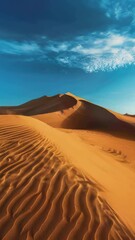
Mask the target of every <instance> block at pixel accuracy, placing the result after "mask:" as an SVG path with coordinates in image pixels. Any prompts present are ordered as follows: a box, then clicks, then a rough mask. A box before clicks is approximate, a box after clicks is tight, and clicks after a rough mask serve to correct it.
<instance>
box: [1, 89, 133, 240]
mask: <svg viewBox="0 0 135 240" xmlns="http://www.w3.org/2000/svg"><path fill="white" fill-rule="evenodd" d="M67 95H68V98H67ZM67 95H57V96H54V97H51V103H50V100H49V98H48V97H43V98H41V99H38V100H33V101H31V102H29V103H26V104H24V105H21V107H20V106H18V107H13V108H10V107H6V108H4V107H3V108H0V113H1V114H2V115H1V116H0V186H1V188H0V239H2V240H3V239H4V240H19V239H22V240H25V239H26V240H32V239H37V240H107V239H109V240H115V239H116V240H117V239H118V240H129V239H131V240H134V239H135V204H134V202H135V141H134V140H135V135H134V131H135V128H134V120H133V119H134V118H133V119H132V117H130V116H123V115H120V114H117V113H114V112H112V111H110V110H106V109H103V108H101V107H99V106H96V105H94V104H91V103H89V102H86V101H84V100H83V99H79V98H78V97H75V96H74V95H71V94H69V93H68V94H67ZM63 96H64V98H63ZM61 98H62V100H61ZM71 98H72V101H71ZM44 100H45V101H47V102H46V105H44ZM56 100H57V101H56ZM69 100H70V101H69ZM35 101H36V104H37V106H36V105H35ZM63 101H64V102H63ZM41 102H43V104H42V107H41ZM35 106H36V107H35ZM39 106H40V107H41V108H40V115H39V111H38V112H37V110H39ZM15 108H16V109H15ZM18 109H19V110H18ZM30 109H31V113H30V112H29V110H30ZM47 109H48V110H47ZM43 110H44V111H45V112H44V113H43ZM18 111H19V112H18ZM41 112H42V114H41ZM4 113H5V114H9V113H12V114H13V113H14V115H4ZM26 113H27V114H26ZM28 113H29V114H28ZM36 113H37V114H38V116H37V115H36V117H37V118H40V119H41V120H43V121H44V122H42V121H40V120H38V119H35V114H36ZM16 114H23V115H34V118H33V117H28V116H19V115H16ZM87 118H91V119H87ZM128 119H129V120H128ZM131 119H132V120H131ZM83 120H84V122H83ZM45 122H47V123H49V124H50V125H53V126H55V127H59V129H56V128H53V127H52V126H49V125H48V124H46V123H45ZM65 126H66V128H67V129H64V127H65ZM79 126H80V129H81V128H82V129H83V130H77V129H78V128H79ZM71 127H72V128H73V129H69V128H71ZM86 127H87V128H88V129H87V130H84V129H85V128H86ZM91 128H92V130H91Z"/></svg>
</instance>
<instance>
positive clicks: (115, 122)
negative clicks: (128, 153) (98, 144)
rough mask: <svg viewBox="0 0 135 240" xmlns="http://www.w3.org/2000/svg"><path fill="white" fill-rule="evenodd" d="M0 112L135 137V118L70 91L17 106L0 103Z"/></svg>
mask: <svg viewBox="0 0 135 240" xmlns="http://www.w3.org/2000/svg"><path fill="white" fill-rule="evenodd" d="M0 114H20V115H28V116H33V117H35V118H37V119H39V120H41V121H44V122H45V123H47V124H49V125H51V126H53V127H59V128H60V127H61V128H69V129H90V130H91V129H93V130H100V131H103V132H109V133H111V134H113V135H116V136H122V137H124V138H133V139H135V118H133V117H129V116H124V115H121V114H118V113H115V112H113V111H110V110H108V109H105V108H103V107H100V106H97V105H95V104H93V103H90V102H88V101H86V100H84V99H81V98H79V97H76V96H75V95H73V94H71V93H66V94H58V95H55V96H52V97H46V96H45V97H41V98H39V99H35V100H32V101H30V102H27V103H25V104H22V105H20V106H17V107H0Z"/></svg>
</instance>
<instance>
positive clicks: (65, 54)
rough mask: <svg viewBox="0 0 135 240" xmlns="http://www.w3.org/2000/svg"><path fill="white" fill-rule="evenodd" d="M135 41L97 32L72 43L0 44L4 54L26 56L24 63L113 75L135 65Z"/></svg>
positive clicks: (14, 42)
mask: <svg viewBox="0 0 135 240" xmlns="http://www.w3.org/2000/svg"><path fill="white" fill-rule="evenodd" d="M134 44H135V38H134V37H131V36H128V35H127V34H126V33H123V34H120V33H119V32H117V31H112V32H105V33H103V32H101V33H100V32H99V33H98V32H97V33H96V32H94V33H92V34H88V35H86V36H78V37H76V38H74V39H73V40H71V41H68V42H66V41H61V42H60V41H59V42H56V41H51V40H49V39H48V38H46V39H44V38H43V39H42V40H41V39H40V41H39V43H36V42H34V41H31V42H27V41H24V42H17V41H5V40H0V53H1V54H9V55H11V54H12V55H19V56H20V55H22V56H26V57H25V59H24V61H34V60H35V59H36V61H37V60H38V61H40V62H43V63H45V62H49V63H56V64H60V65H64V66H68V67H70V68H80V69H83V70H84V71H86V72H95V71H110V70H114V69H117V68H119V67H124V66H127V65H130V64H135V46H134Z"/></svg>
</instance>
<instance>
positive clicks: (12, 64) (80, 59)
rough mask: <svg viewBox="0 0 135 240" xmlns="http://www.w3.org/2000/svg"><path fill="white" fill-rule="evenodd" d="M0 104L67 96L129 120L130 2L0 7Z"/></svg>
mask: <svg viewBox="0 0 135 240" xmlns="http://www.w3.org/2000/svg"><path fill="white" fill-rule="evenodd" d="M0 26H1V28H0V105H17V104H20V103H23V102H24V101H27V100H30V99H32V98H36V97H40V96H42V95H53V94H57V93H64V92H67V91H70V92H73V93H74V94H76V95H79V96H81V97H84V98H86V99H88V100H90V101H92V102H94V103H96V104H99V105H102V106H104V107H107V108H111V109H113V110H115V111H118V112H121V113H125V112H129V113H131V114H132V113H133V114H134V113H135V77H134V76H135V34H134V27H135V2H134V1H133V0H123V1H121V0H101V1H99V0H74V1H73V0H64V1H63V0H57V1H56V0H38V1H37V0H23V1H21V0H12V1H11V0H4V1H2V0H0Z"/></svg>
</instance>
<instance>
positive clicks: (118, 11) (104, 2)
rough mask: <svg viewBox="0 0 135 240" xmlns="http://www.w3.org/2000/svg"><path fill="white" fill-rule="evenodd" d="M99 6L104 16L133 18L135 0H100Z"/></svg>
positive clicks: (134, 17)
mask: <svg viewBox="0 0 135 240" xmlns="http://www.w3.org/2000/svg"><path fill="white" fill-rule="evenodd" d="M101 7H102V8H104V9H105V10H106V16H107V17H109V18H115V19H116V20H119V19H123V18H127V17H132V18H133V19H135V2H134V1H133V0H123V1H121V0H101Z"/></svg>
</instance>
